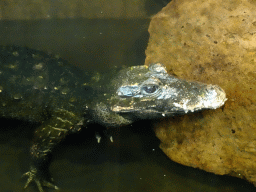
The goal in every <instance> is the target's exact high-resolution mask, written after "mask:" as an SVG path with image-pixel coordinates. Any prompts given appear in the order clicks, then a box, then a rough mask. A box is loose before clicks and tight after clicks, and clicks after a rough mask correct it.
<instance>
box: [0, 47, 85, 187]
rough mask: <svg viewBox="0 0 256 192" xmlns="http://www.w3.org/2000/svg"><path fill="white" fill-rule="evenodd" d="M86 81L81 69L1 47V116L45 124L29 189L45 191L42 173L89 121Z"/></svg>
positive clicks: (39, 132)
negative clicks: (67, 140)
mask: <svg viewBox="0 0 256 192" xmlns="http://www.w3.org/2000/svg"><path fill="white" fill-rule="evenodd" d="M85 79H86V78H85V74H83V73H82V72H81V70H79V69H76V68H74V67H71V66H69V65H67V63H66V61H64V60H62V59H59V58H58V57H57V56H56V57H54V56H51V55H49V54H46V53H43V52H40V51H36V50H32V49H28V48H21V47H14V46H6V47H5V46H4V47H1V48H0V115H1V116H2V117H7V118H16V119H21V120H27V121H33V122H40V123H41V126H39V127H38V128H37V129H36V131H35V136H34V140H33V145H32V147H31V156H32V159H33V160H32V164H31V171H30V172H28V173H27V175H28V176H29V180H28V183H27V184H26V187H27V185H28V184H29V182H30V181H33V180H35V181H36V182H37V183H38V187H39V189H40V191H43V190H42V187H41V185H40V184H39V182H40V180H42V179H41V178H40V177H41V175H42V174H41V173H38V172H40V166H41V165H42V164H43V162H44V161H45V160H46V158H47V154H49V153H50V152H51V150H52V148H53V147H54V146H55V145H56V144H57V143H59V142H60V141H61V140H62V139H63V138H64V137H65V136H66V135H67V134H68V133H70V132H76V131H77V130H79V129H80V126H81V125H82V124H84V121H86V119H84V118H85V116H84V115H85V114H84V113H85V112H86V110H85V109H86V105H85V101H86V99H85V97H86V91H85V88H84V83H85ZM39 175H40V176H39ZM42 183H43V184H44V185H47V186H49V184H47V183H46V181H43V182H42Z"/></svg>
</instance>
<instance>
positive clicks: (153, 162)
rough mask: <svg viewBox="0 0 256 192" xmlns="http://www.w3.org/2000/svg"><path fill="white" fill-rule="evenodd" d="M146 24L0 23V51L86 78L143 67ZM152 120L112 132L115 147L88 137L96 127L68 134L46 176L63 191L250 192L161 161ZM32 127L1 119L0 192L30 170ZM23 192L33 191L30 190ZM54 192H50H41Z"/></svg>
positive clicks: (14, 191)
mask: <svg viewBox="0 0 256 192" xmlns="http://www.w3.org/2000/svg"><path fill="white" fill-rule="evenodd" d="M148 25H149V20H146V19H145V20H97V19H94V20H87V19H75V20H39V21H1V22H0V31H1V36H0V40H1V45H6V44H14V45H21V46H28V47H30V48H35V49H39V50H43V51H46V52H52V53H55V54H59V55H60V56H61V57H63V58H65V59H67V60H68V61H69V62H70V63H71V64H73V65H76V66H78V67H79V68H81V69H82V70H86V71H90V72H93V71H96V70H97V71H100V72H104V71H106V70H108V69H109V68H111V67H112V66H116V65H117V66H122V65H126V66H131V65H142V64H144V59H145V54H144V52H145V49H146V46H147V41H148V38H149V35H148V33H147V28H148ZM151 124H152V121H143V122H137V123H134V124H133V125H131V126H126V127H122V128H120V129H114V130H112V131H111V132H112V134H113V137H114V143H111V142H110V141H109V140H108V139H107V138H102V142H101V143H100V144H98V143H97V141H96V139H95V137H94V131H93V130H94V129H95V128H97V125H93V126H91V127H89V128H88V129H87V130H83V131H82V132H81V133H79V134H74V135H70V136H69V137H67V139H66V140H65V142H63V143H61V144H60V145H59V146H58V147H57V148H56V149H55V151H54V153H53V159H52V163H51V166H50V173H51V175H52V177H53V178H54V179H55V184H56V185H57V186H59V187H60V188H61V189H62V191H63V192H71V191H72V192H74V191H75V192H86V191H90V192H94V191H95V192H101V191H102V192H108V191H111V192H141V191H148V192H184V191H186V192H200V191H202V192H205V191H207V192H240V191H241V192H243V191H246V192H250V191H255V187H254V186H253V185H251V184H249V183H248V182H246V181H243V180H241V179H237V178H233V177H228V176H217V175H214V174H211V173H207V172H204V171H201V170H198V169H193V168H190V167H185V166H182V165H179V164H177V163H174V162H172V161H171V160H170V159H168V158H167V157H166V156H165V154H164V153H163V152H162V151H161V150H160V149H159V148H158V146H159V140H158V139H157V138H156V136H155V134H154V132H153V130H152V125H151ZM35 126H36V125H34V124H28V123H27V122H21V121H12V120H5V119H1V131H0V192H20V191H21V190H22V187H23V186H24V183H25V180H19V179H20V177H21V175H22V174H23V173H24V172H26V171H28V168H29V162H28V160H29V158H28V156H29V147H30V142H31V139H32V135H33V131H34V129H35ZM27 191H28V192H32V191H33V192H34V191H35V192H36V191H37V190H36V187H35V185H31V186H30V187H29V189H28V190H27ZM48 191H54V190H48Z"/></svg>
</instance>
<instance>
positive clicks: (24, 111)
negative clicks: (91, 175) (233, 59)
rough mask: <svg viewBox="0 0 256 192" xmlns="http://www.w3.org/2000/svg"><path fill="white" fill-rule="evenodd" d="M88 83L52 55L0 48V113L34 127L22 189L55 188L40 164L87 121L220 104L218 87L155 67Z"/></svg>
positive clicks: (113, 121) (120, 120)
mask: <svg viewBox="0 0 256 192" xmlns="http://www.w3.org/2000/svg"><path fill="white" fill-rule="evenodd" d="M88 80H89V79H88V78H87V77H86V75H85V73H84V72H83V71H81V70H79V69H77V68H75V67H73V66H70V65H69V64H68V63H67V62H66V61H65V60H62V59H61V58H59V57H57V56H53V55H50V54H46V53H44V52H41V51H37V50H33V49H29V48H23V47H15V46H1V47H0V115H1V116H2V117H6V118H14V119H21V120H24V121H32V122H39V123H40V126H39V127H37V129H36V131H35V134H34V139H33V143H32V146H31V148H30V152H31V159H32V160H31V165H30V170H29V171H28V172H27V173H25V174H24V176H28V180H27V182H26V184H25V188H26V187H27V186H28V185H29V184H30V183H31V182H36V184H37V186H38V189H39V191H40V192H43V187H42V186H47V187H52V188H55V189H58V188H57V186H55V185H53V184H52V183H50V182H48V181H47V180H46V179H45V178H44V176H43V173H42V172H43V170H42V166H43V164H44V162H46V161H47V157H48V155H49V154H50V153H51V151H52V149H53V148H54V147H55V146H56V144H58V143H59V142H60V141H62V140H63V139H64V138H65V137H66V136H67V135H68V134H70V133H74V132H77V131H79V130H80V129H81V128H83V127H86V125H88V124H89V123H91V122H94V123H99V124H101V125H103V126H105V127H118V126H122V125H128V124H131V123H133V122H134V121H137V120H140V119H154V118H162V117H168V116H174V115H177V114H185V113H188V112H194V111H198V110H202V109H216V108H218V107H220V106H222V105H223V104H224V102H225V101H226V95H225V92H224V91H223V90H222V89H221V88H220V87H219V86H217V85H206V84H203V83H198V82H188V81H186V80H180V79H177V78H176V77H174V76H171V75H169V74H167V71H166V69H165V67H164V66H163V65H162V64H159V63H158V64H152V65H150V66H149V67H147V66H134V67H129V68H126V69H123V70H121V71H120V72H119V73H117V74H116V75H115V76H114V77H113V78H106V79H105V80H104V81H103V82H104V84H100V85H99V86H97V88H96V89H95V90H96V91H93V92H89V93H90V94H88V91H87V83H88ZM95 86H96V85H95Z"/></svg>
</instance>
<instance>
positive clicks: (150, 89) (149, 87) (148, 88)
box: [141, 85, 158, 94]
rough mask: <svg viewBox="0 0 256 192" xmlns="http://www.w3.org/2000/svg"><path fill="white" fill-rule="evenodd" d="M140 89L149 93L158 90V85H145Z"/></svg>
mask: <svg viewBox="0 0 256 192" xmlns="http://www.w3.org/2000/svg"><path fill="white" fill-rule="evenodd" d="M141 89H142V91H144V92H146V93H148V94H151V93H154V92H156V90H158V86H157V85H146V86H144V87H142V88H141Z"/></svg>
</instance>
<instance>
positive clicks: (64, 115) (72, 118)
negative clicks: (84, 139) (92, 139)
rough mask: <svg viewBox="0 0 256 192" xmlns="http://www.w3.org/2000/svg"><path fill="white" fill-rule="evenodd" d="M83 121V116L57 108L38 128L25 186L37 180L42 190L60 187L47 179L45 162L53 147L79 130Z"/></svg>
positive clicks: (31, 149) (41, 191) (31, 150)
mask: <svg viewBox="0 0 256 192" xmlns="http://www.w3.org/2000/svg"><path fill="white" fill-rule="evenodd" d="M83 123H84V119H83V118H82V117H78V116H77V115H75V114H74V113H72V112H69V111H67V110H64V109H56V110H55V111H54V112H53V114H52V117H51V118H50V119H49V120H47V121H45V122H44V123H43V124H42V125H41V126H40V127H39V128H37V129H36V131H35V136H34V139H33V144H32V147H31V148H30V152H31V157H32V162H31V165H30V170H29V171H28V172H27V173H25V174H23V177H24V176H28V180H27V182H26V184H25V187H24V188H27V187H28V185H29V184H30V183H31V182H35V183H36V185H37V187H38V189H39V191H40V192H43V187H42V186H46V187H50V188H54V189H58V187H57V186H55V185H54V184H52V183H51V182H48V181H47V180H46V173H45V172H46V171H47V172H48V166H47V167H45V164H46V163H47V161H48V160H49V159H48V157H49V154H50V153H51V151H52V149H53V148H54V147H55V146H56V145H57V144H58V143H59V142H60V141H62V140H63V139H64V138H65V137H66V136H67V135H68V134H69V133H73V132H77V131H79V130H80V129H81V126H82V125H83Z"/></svg>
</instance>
